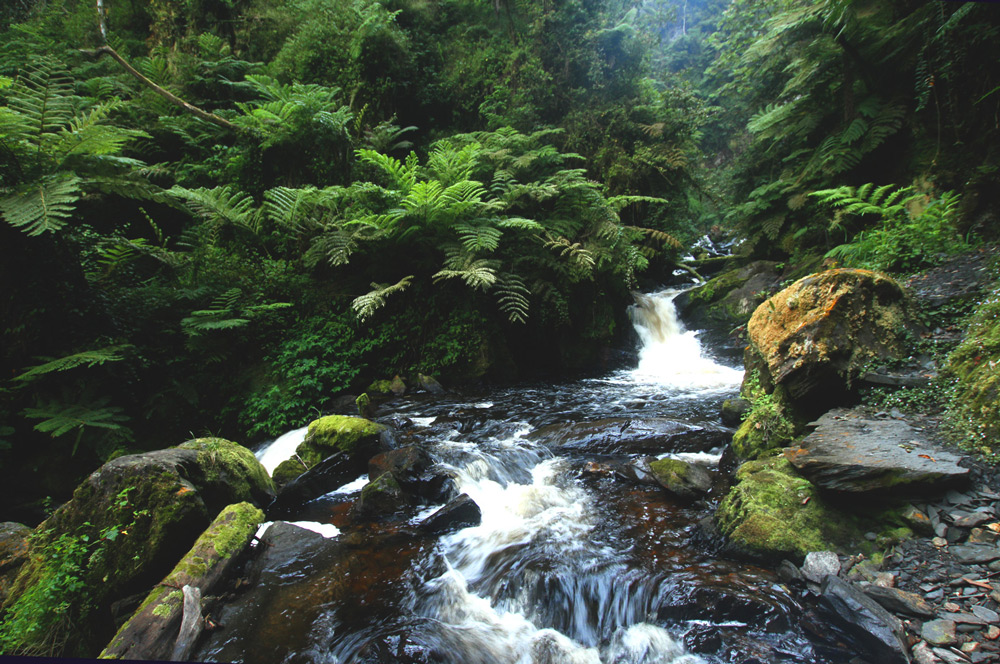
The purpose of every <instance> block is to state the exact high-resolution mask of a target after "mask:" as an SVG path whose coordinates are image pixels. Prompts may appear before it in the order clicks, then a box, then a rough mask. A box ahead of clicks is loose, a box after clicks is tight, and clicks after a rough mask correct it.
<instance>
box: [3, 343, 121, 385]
mask: <svg viewBox="0 0 1000 664" xmlns="http://www.w3.org/2000/svg"><path fill="white" fill-rule="evenodd" d="M127 348H131V346H130V345H128V344H122V345H117V346H107V347H105V348H98V349H96V350H85V351H82V352H79V353H73V354H72V355H66V356H65V357H60V358H56V359H54V360H49V361H48V362H46V363H45V364H39V365H36V366H34V367H31V368H30V369H28V370H27V371H25V372H24V373H22V374H21V375H19V376H15V377H14V380H20V381H32V380H35V379H36V378H38V377H39V376H44V375H45V374H50V373H54V372H56V371H68V370H70V369H75V368H77V367H87V368H90V367H95V366H100V365H102V364H104V363H105V362H118V361H120V360H122V359H124V357H123V356H122V352H123V351H124V350H125V349H127Z"/></svg>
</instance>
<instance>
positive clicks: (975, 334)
mask: <svg viewBox="0 0 1000 664" xmlns="http://www.w3.org/2000/svg"><path fill="white" fill-rule="evenodd" d="M947 371H948V374H949V375H950V377H951V378H952V379H953V380H954V381H955V389H954V393H953V396H952V399H951V402H950V404H949V406H948V410H947V418H948V422H949V424H950V426H951V428H952V429H954V430H955V431H957V432H958V433H959V434H960V435H961V441H962V445H963V447H965V448H966V449H969V450H971V451H974V452H976V453H979V454H981V455H982V456H983V457H984V458H986V459H987V460H989V461H991V462H993V463H998V462H1000V442H998V441H1000V288H997V289H995V290H994V291H993V293H992V294H991V295H990V296H989V297H988V298H986V299H985V300H984V301H983V302H982V303H981V304H980V305H979V307H978V308H977V309H976V311H975V313H974V314H973V315H972V319H971V321H970V324H969V329H968V332H967V334H966V337H965V340H964V341H962V343H961V344H959V346H958V347H957V348H956V349H955V350H954V351H953V352H952V353H951V355H950V356H949V358H948V365H947Z"/></svg>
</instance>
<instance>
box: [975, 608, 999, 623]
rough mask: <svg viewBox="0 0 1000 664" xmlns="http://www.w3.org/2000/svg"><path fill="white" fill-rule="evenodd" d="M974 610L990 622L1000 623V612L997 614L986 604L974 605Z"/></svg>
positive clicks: (977, 614)
mask: <svg viewBox="0 0 1000 664" xmlns="http://www.w3.org/2000/svg"><path fill="white" fill-rule="evenodd" d="M972 612H973V613H974V614H976V616H978V617H979V618H982V619H983V620H985V621H986V622H988V623H1000V614H997V612H996V611H994V610H993V609H988V608H986V607H985V606H979V605H976V606H973V607H972Z"/></svg>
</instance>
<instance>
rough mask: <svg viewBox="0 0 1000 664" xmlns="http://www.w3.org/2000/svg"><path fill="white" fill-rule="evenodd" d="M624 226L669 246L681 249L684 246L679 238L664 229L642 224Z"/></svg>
mask: <svg viewBox="0 0 1000 664" xmlns="http://www.w3.org/2000/svg"><path fill="white" fill-rule="evenodd" d="M625 228H627V229H629V230H633V231H639V232H640V233H642V234H644V235H646V236H648V237H649V238H651V239H653V240H656V241H658V242H662V243H663V244H665V245H668V246H671V247H673V248H674V249H682V248H683V247H684V244H683V243H682V242H681V241H680V240H678V239H677V238H676V237H674V236H673V235H671V234H670V233H667V232H666V231H660V230H656V229H655V228H643V227H642V226H625Z"/></svg>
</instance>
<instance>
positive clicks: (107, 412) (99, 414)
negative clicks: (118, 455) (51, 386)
mask: <svg viewBox="0 0 1000 664" xmlns="http://www.w3.org/2000/svg"><path fill="white" fill-rule="evenodd" d="M108 403H109V400H108V399H100V400H98V401H96V402H94V403H90V404H72V405H69V406H67V405H65V404H62V403H55V402H51V403H48V404H45V405H42V406H39V407H36V408H25V409H24V411H23V413H24V416H25V417H28V418H31V419H40V420H42V421H41V422H39V423H38V424H36V425H35V427H34V428H35V430H36V431H40V432H42V433H47V434H49V435H51V436H52V437H53V438H58V437H59V436H63V435H65V434H67V433H70V432H71V431H76V432H77V436H76V441H75V442H74V443H73V450H72V452H71V453H70V455H71V456H72V455H75V454H76V450H77V448H78V447H79V444H80V439H81V438H82V435H83V432H84V430H85V429H87V428H96V429H104V430H106V431H110V432H113V433H114V434H115V435H116V436H118V437H119V438H121V439H124V440H132V430H131V429H129V428H128V427H127V426H125V422H128V421H129V418H128V416H126V415H123V412H124V410H123V409H122V408H119V407H117V406H109V405H108Z"/></svg>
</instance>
